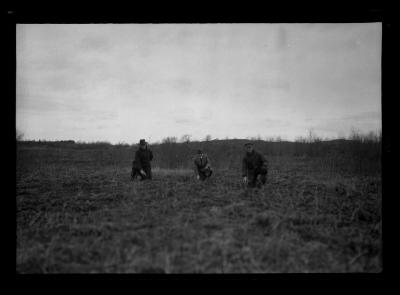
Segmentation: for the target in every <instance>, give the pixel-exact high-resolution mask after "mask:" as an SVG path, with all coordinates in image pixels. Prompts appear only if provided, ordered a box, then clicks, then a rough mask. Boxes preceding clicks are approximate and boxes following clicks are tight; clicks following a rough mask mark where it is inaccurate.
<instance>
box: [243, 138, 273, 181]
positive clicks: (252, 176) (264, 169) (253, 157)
mask: <svg viewBox="0 0 400 295" xmlns="http://www.w3.org/2000/svg"><path fill="white" fill-rule="evenodd" d="M245 148H246V154H245V155H244V157H243V160H242V176H243V182H244V183H246V184H247V186H248V187H255V186H257V187H261V186H262V185H264V184H265V183H266V181H267V173H268V162H267V160H266V159H265V158H264V156H263V155H262V154H260V153H259V152H257V151H255V150H254V147H253V144H252V143H251V142H248V143H246V144H245Z"/></svg>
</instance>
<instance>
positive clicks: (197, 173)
mask: <svg viewBox="0 0 400 295" xmlns="http://www.w3.org/2000/svg"><path fill="white" fill-rule="evenodd" d="M196 160H197V158H196V157H194V158H193V171H194V175H196V177H197V179H199V178H200V175H199V168H198V166H197V161H196Z"/></svg>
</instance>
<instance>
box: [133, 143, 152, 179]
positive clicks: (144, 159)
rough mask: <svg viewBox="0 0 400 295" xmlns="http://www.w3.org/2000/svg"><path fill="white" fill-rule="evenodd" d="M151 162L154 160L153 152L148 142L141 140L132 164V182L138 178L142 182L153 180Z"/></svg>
mask: <svg viewBox="0 0 400 295" xmlns="http://www.w3.org/2000/svg"><path fill="white" fill-rule="evenodd" d="M151 160H153V152H152V151H151V150H150V148H149V147H148V144H147V142H146V141H145V140H144V139H141V140H140V142H139V149H138V150H137V151H136V153H135V159H134V160H133V163H132V172H131V180H135V179H136V178H137V177H138V176H139V177H140V180H145V179H152V175H151V163H150V162H151Z"/></svg>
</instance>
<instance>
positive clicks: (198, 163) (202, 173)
mask: <svg viewBox="0 0 400 295" xmlns="http://www.w3.org/2000/svg"><path fill="white" fill-rule="evenodd" d="M193 161H194V166H195V173H196V177H197V179H198V180H206V179H207V178H210V177H211V174H212V172H213V171H212V169H211V163H210V160H209V159H208V157H207V155H206V154H204V153H203V151H202V150H200V149H199V150H198V151H197V155H196V156H195V157H194V160H193Z"/></svg>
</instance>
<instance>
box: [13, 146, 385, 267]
mask: <svg viewBox="0 0 400 295" xmlns="http://www.w3.org/2000/svg"><path fill="white" fill-rule="evenodd" d="M30 152H32V151H30ZM20 153H22V152H20ZM31 155H33V156H34V155H35V152H33V154H31ZM45 155H46V150H41V151H40V153H39V152H38V153H37V154H36V159H34V160H31V161H26V162H22V161H20V162H19V163H18V170H17V173H18V175H17V196H16V198H17V271H18V272H19V273H87V272H89V273H90V272H105V273H108V272H113V273H115V272H116V273H125V272H129V273H157V272H161V273H271V272H272V273H275V272H380V271H381V270H382V262H381V253H382V252H381V227H382V222H381V178H380V175H377V174H375V175H374V174H369V175H363V176H361V175H355V174H344V173H338V172H336V170H329V169H327V168H326V167H324V166H323V165H322V164H323V163H322V162H321V161H317V160H315V159H312V158H307V159H300V158H294V157H273V158H270V173H269V176H268V183H267V185H266V186H265V187H263V188H262V189H260V190H254V191H253V190H247V189H245V188H243V186H242V184H241V183H240V180H241V178H240V172H239V171H236V170H224V171H220V170H216V171H215V172H214V174H213V178H212V179H210V180H209V181H206V182H204V183H203V182H202V183H199V182H197V181H196V180H195V179H194V174H193V171H192V170H177V171H175V170H174V171H171V170H163V169H153V178H154V179H153V181H151V182H135V183H132V182H130V181H129V178H130V167H129V163H127V165H125V166H121V165H112V164H109V165H106V166H100V165H99V163H97V162H95V161H92V162H90V161H87V162H84V163H83V162H79V163H77V162H76V161H79V159H77V158H76V156H75V157H74V156H73V155H70V156H68V155H65V157H64V158H63V159H64V160H63V162H62V164H61V162H60V161H59V158H60V157H58V158H57V161H53V162H52V161H50V160H48V161H41V157H44V156H45ZM68 157H70V158H68ZM19 158H20V159H26V157H25V158H24V155H23V154H20V157H19ZM69 159H70V160H69ZM83 160H84V159H82V161H83Z"/></svg>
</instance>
